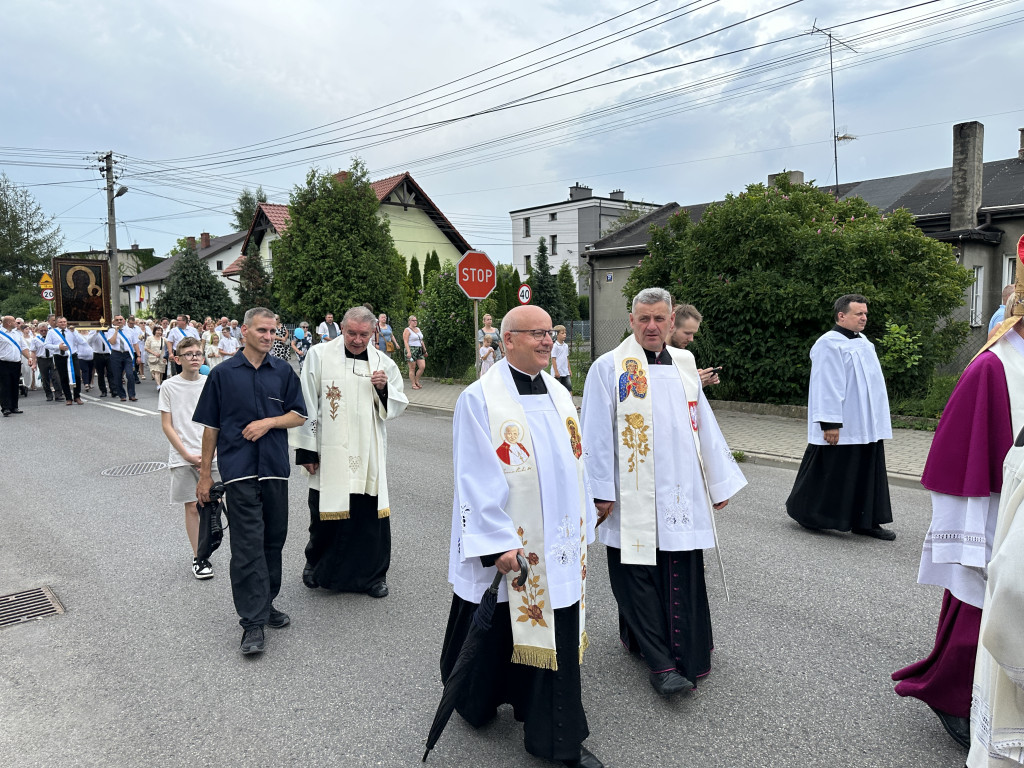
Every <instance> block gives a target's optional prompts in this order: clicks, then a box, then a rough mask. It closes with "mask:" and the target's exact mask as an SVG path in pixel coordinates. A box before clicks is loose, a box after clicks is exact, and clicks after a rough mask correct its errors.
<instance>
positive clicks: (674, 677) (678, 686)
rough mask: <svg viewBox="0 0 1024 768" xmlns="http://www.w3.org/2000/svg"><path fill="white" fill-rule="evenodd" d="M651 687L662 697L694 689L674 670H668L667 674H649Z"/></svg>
mask: <svg viewBox="0 0 1024 768" xmlns="http://www.w3.org/2000/svg"><path fill="white" fill-rule="evenodd" d="M651 685H652V686H654V690H656V691H657V692H658V693H660V694H661V695H662V696H671V695H672V694H675V693H682V692H683V691H692V690H693V689H694V688H695V687H696V686H695V685H694V684H693V683H691V682H690V681H689V680H688V679H686V678H685V677H683V676H682V675H680V674H679V673H678V672H676V671H675V670H674V669H670V670H669V671H668V672H651Z"/></svg>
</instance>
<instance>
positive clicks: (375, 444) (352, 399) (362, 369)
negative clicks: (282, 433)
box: [289, 307, 409, 597]
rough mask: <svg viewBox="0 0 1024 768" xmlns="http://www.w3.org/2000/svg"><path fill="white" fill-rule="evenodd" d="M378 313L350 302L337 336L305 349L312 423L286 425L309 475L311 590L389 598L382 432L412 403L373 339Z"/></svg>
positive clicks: (306, 579)
mask: <svg viewBox="0 0 1024 768" xmlns="http://www.w3.org/2000/svg"><path fill="white" fill-rule="evenodd" d="M375 322H376V318H375V317H374V316H373V314H372V313H371V312H370V311H369V310H368V309H366V308H365V307H353V308H352V309H350V310H349V311H348V312H346V313H345V317H344V318H343V320H342V323H341V329H342V335H341V337H340V340H337V339H333V340H330V341H329V342H324V343H321V344H317V345H315V346H313V347H310V350H309V352H307V353H306V360H305V364H304V365H303V368H302V373H301V374H300V376H299V378H300V381H301V383H302V395H303V397H304V399H305V401H306V408H307V411H308V413H309V419H308V420H307V421H306V422H305V423H304V424H303V425H302V426H300V427H297V428H296V429H293V430H291V432H290V433H289V442H290V443H291V446H292V447H293V448H295V449H296V450H295V463H296V464H299V465H301V466H303V467H304V468H305V469H306V471H307V472H308V473H309V543H308V544H307V545H306V565H305V568H303V571H302V581H303V583H304V584H305V585H306V586H307V587H309V588H310V589H315V588H317V587H324V588H326V589H332V590H336V591H339V592H364V593H366V594H368V595H370V596H371V597H385V596H386V595H387V594H388V585H387V581H386V577H387V572H388V567H389V566H390V565H391V520H390V516H391V508H390V507H389V506H388V482H387V446H388V438H387V429H386V427H385V422H386V421H388V420H389V419H393V418H395V417H397V416H399V415H401V414H402V413H403V412H404V411H405V408H406V406H407V405H408V404H409V400H408V399H407V398H406V396H405V393H404V391H403V387H402V374H401V372H400V371H399V370H398V366H397V365H395V364H394V362H393V361H392V360H391V358H390V357H388V356H387V355H384V354H381V353H380V352H378V351H377V350H376V349H375V348H374V347H373V346H372V345H370V344H369V342H370V340H371V339H372V337H373V326H374V323H375Z"/></svg>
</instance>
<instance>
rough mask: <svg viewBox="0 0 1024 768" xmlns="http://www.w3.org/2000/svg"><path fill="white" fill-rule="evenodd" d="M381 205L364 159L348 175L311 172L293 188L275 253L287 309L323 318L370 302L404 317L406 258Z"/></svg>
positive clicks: (276, 273)
mask: <svg viewBox="0 0 1024 768" xmlns="http://www.w3.org/2000/svg"><path fill="white" fill-rule="evenodd" d="M378 208H379V203H378V201H377V196H376V195H375V194H374V192H373V188H372V187H371V186H370V182H369V178H368V177H367V173H366V166H364V165H363V163H362V162H361V161H359V160H354V161H353V162H352V166H351V168H350V170H349V173H348V175H347V176H345V177H344V178H343V179H341V180H339V179H338V178H337V177H335V176H334V175H332V174H330V173H324V172H320V171H317V170H316V169H312V170H310V171H309V173H308V174H307V175H306V183H305V185H304V186H296V187H295V189H294V191H293V192H292V193H291V199H290V202H289V205H288V213H289V216H290V220H289V222H288V229H286V230H285V232H284V234H283V235H282V236H281V239H280V240H277V241H276V242H275V243H274V245H273V248H272V251H271V253H272V261H273V265H274V288H275V290H276V292H277V295H278V297H279V299H280V303H281V308H282V309H284V310H285V311H287V312H290V313H292V314H293V315H295V316H299V317H323V316H324V315H325V314H326V313H327V312H335V313H337V312H344V311H345V310H346V309H348V308H349V307H354V306H357V305H359V304H363V303H364V302H369V303H370V304H372V305H373V306H374V307H375V308H376V310H377V311H378V312H385V313H387V314H389V315H393V316H395V317H397V316H399V314H400V313H401V312H402V311H403V310H404V309H405V305H406V296H405V279H404V278H405V274H406V272H405V259H403V258H402V256H401V254H399V253H398V251H397V250H396V249H395V244H394V241H393V240H392V239H391V229H390V226H389V224H388V220H387V217H382V216H378V215H377V210H378Z"/></svg>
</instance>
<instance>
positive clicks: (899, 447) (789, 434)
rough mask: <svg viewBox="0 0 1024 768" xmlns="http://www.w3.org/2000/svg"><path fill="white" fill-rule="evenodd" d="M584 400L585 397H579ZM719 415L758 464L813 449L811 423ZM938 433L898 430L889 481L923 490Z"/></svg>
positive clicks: (447, 388)
mask: <svg viewBox="0 0 1024 768" xmlns="http://www.w3.org/2000/svg"><path fill="white" fill-rule="evenodd" d="M463 389H465V387H464V386H463V385H461V384H438V383H437V382H436V381H431V380H428V379H424V380H423V389H408V388H407V389H406V391H405V394H406V396H407V397H408V398H409V406H410V407H411V408H414V409H416V410H423V411H433V412H438V411H447V412H453V411H454V410H455V401H456V400H457V399H458V397H459V395H460V394H462V390H463ZM574 399H575V400H576V404H577V405H579V404H580V398H578V397H577V398H574ZM715 416H716V417H717V418H718V424H719V426H720V427H721V428H722V433H723V434H724V435H725V439H726V440H727V441H728V443H729V447H730V448H732V450H734V451H743V453H744V454H745V455H746V459H747V461H749V462H751V463H753V464H767V465H769V466H776V467H783V468H786V469H794V470H795V469H796V468H797V467H799V466H800V459H801V458H803V455H804V449H806V448H807V422H806V421H804V420H803V419H795V418H789V417H786V416H766V415H762V414H751V413H741V412H739V411H731V410H728V409H726V408H722V407H720V406H719V407H717V408H716V410H715ZM933 434H934V433H933V432H926V431H922V430H916V429H894V430H893V431H892V440H889V441H886V444H885V465H886V469H887V470H888V472H889V483H890V484H891V485H899V486H903V487H907V488H920V487H921V484H920V479H921V473H922V472H923V471H924V462H925V459H926V458H927V457H928V450H929V449H930V448H931V445H932V436H933Z"/></svg>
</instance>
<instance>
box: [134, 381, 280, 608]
mask: <svg viewBox="0 0 1024 768" xmlns="http://www.w3.org/2000/svg"><path fill="white" fill-rule="evenodd" d="M129 375H131V371H130V370H129ZM225 499H226V501H227V515H228V523H229V525H230V528H229V530H230V531H231V535H230V540H231V595H232V597H233V599H234V602H235V611H237V612H238V616H239V620H238V623H239V624H241V625H242V626H243V627H245V628H248V627H259V626H263V625H264V624H266V623H267V618H268V617H269V616H270V606H271V603H273V602H274V598H275V597H277V593H278V592H280V591H281V550H282V549H283V548H284V540H285V537H286V536H287V535H288V481H287V480H256V479H255V478H249V479H246V480H236V481H235V482H233V483H228V484H227V485H226V486H225Z"/></svg>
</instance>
